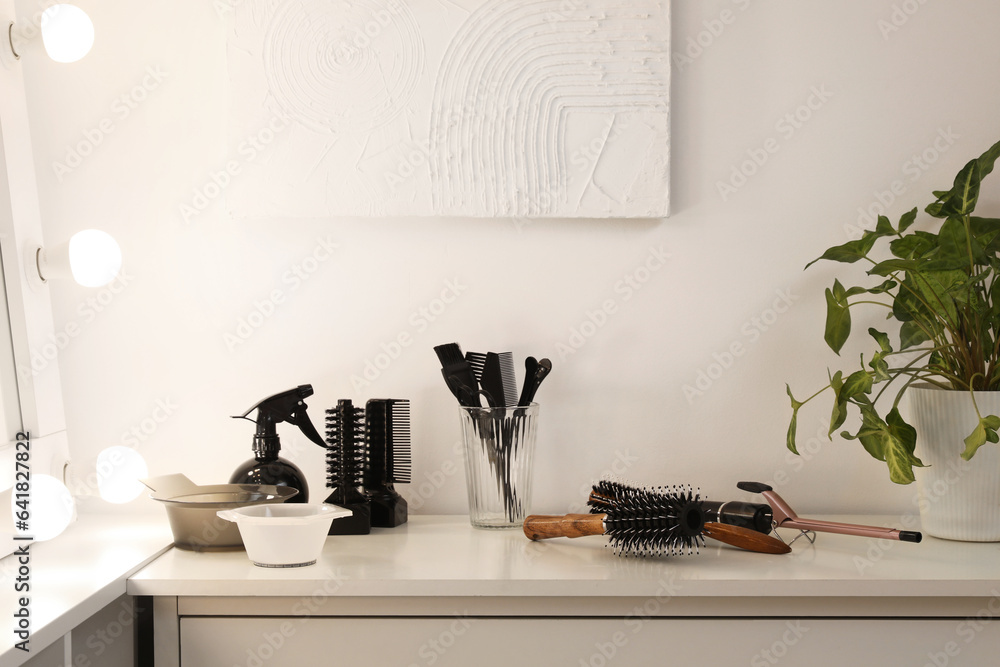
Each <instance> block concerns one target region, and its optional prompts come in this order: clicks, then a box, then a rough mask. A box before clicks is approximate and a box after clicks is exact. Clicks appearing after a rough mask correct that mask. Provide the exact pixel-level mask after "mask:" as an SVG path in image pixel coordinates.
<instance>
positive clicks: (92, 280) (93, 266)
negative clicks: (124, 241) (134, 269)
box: [69, 229, 122, 287]
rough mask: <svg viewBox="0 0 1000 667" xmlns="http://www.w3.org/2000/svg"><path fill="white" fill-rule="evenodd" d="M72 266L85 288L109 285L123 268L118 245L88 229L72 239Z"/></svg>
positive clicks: (104, 233) (104, 235)
mask: <svg viewBox="0 0 1000 667" xmlns="http://www.w3.org/2000/svg"><path fill="white" fill-rule="evenodd" d="M69 267H70V270H71V271H72V272H73V278H74V279H75V280H76V282H78V283H80V284H81V285H83V286H84V287H101V286H102V285H107V284H108V283H110V282H111V281H112V280H114V279H115V276H117V275H118V272H119V271H120V270H121V268H122V251H121V248H119V247H118V242H117V241H115V239H114V238H113V237H112V236H111V235H110V234H108V233H107V232H102V231H101V230H99V229H85V230H83V231H82V232H77V233H76V234H74V235H73V238H71V239H70V240H69Z"/></svg>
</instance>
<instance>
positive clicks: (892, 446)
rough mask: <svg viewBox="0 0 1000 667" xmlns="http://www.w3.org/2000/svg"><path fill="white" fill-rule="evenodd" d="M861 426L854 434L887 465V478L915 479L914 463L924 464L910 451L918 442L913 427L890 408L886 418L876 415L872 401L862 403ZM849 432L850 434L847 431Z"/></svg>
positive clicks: (920, 465) (902, 482) (895, 479)
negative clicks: (870, 403)
mask: <svg viewBox="0 0 1000 667" xmlns="http://www.w3.org/2000/svg"><path fill="white" fill-rule="evenodd" d="M861 420H862V424H861V428H860V429H859V430H858V433H857V435H855V436H851V437H850V438H849V439H855V438H856V439H858V440H860V441H861V444H862V445H863V446H864V448H865V450H866V451H867V452H868V453H869V454H871V455H872V456H873V457H874V458H876V459H878V460H879V461H885V463H886V465H887V466H888V467H889V479H891V480H892V481H893V482H895V483H897V484H909V483H910V482H912V481H913V480H914V476H913V467H914V466H919V467H923V465H924V464H923V462H921V461H920V459H918V458H917V457H916V456H915V455H914V453H913V451H914V449H915V447H916V444H917V432H916V430H915V429H914V428H913V427H912V426H910V425H909V424H907V423H906V422H905V421H904V420H903V418H902V417H901V416H900V414H899V410H898V409H897V408H893V409H892V410H891V411H890V412H889V414H888V415H886V418H885V420H883V419H882V418H881V417H879V416H878V413H877V412H875V408H874V407H873V406H871V405H865V406H862V407H861ZM846 435H848V436H849V435H850V434H846Z"/></svg>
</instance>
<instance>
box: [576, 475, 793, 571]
mask: <svg viewBox="0 0 1000 667" xmlns="http://www.w3.org/2000/svg"><path fill="white" fill-rule="evenodd" d="M671 488H672V489H674V490H676V489H678V488H681V487H676V486H675V487H671ZM688 489H689V490H690V487H688ZM650 492H651V491H650V490H649V489H644V488H642V487H637V486H634V485H631V484H627V483H624V482H618V481H614V480H608V479H604V480H601V481H600V482H598V483H597V484H595V485H594V487H593V490H592V491H591V492H590V498H588V499H587V505H589V506H590V511H591V513H592V514H596V513H600V512H607V511H608V508H609V507H612V506H613V505H614V504H615V503H617V502H620V500H621V499H622V498H632V497H635V496H636V495H637V494H648V493H650ZM652 492H661V493H665V492H667V489H666V487H656V488H655V489H653V490H652ZM729 505H733V511H727V510H726V508H727V506H729ZM700 508H701V510H702V512H703V513H704V518H703V523H702V527H701V532H702V534H704V535H706V536H708V537H711V538H712V539H714V540H718V541H719V542H723V543H725V544H728V545H730V546H734V547H739V548H740V549H746V550H747V551H756V552H758V553H768V554H787V553H789V552H791V547H789V546H788V545H787V544H785V543H784V542H782V541H781V540H779V539H777V538H775V537H772V536H771V535H769V534H768V533H769V532H770V516H771V511H770V510H771V508H770V507H768V506H767V505H759V506H758V505H750V504H748V503H718V502H709V501H701V502H700ZM745 514H748V516H744V515H745ZM751 526H752V527H751Z"/></svg>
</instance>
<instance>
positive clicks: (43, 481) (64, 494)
mask: <svg viewBox="0 0 1000 667" xmlns="http://www.w3.org/2000/svg"><path fill="white" fill-rule="evenodd" d="M29 495H30V499H29V502H28V503H27V511H28V515H29V516H28V520H27V524H28V529H27V530H21V529H20V528H18V523H19V519H18V516H17V515H18V512H23V511H24V510H25V507H24V498H23V497H22V498H18V494H17V493H12V494H11V496H10V511H11V515H12V516H13V517H14V526H15V528H17V530H16V533H15V534H17V533H22V534H25V535H30V536H31V537H32V538H34V540H35V541H36V542H44V541H45V540H51V539H52V538H53V537H56V536H57V535H59V534H61V533H62V532H63V531H64V530H66V527H67V526H69V524H71V523H72V522H73V515H74V514H75V510H76V503H75V502H74V500H73V496H72V494H70V492H69V489H67V488H66V486H65V485H64V484H63V483H62V482H60V481H59V480H58V479H56V478H55V477H53V476H52V475H32V476H31V491H30V494H29ZM19 500H20V502H21V505H18V501H19Z"/></svg>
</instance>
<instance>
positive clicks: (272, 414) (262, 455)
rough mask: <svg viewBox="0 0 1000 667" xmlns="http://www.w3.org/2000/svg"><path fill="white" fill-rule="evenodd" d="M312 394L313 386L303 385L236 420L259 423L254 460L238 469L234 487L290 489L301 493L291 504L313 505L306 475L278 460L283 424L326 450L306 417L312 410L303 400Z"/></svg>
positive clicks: (292, 465)
mask: <svg viewBox="0 0 1000 667" xmlns="http://www.w3.org/2000/svg"><path fill="white" fill-rule="evenodd" d="M312 394H313V388H312V385H309V384H303V385H299V386H298V387H296V388H295V389H289V390H288V391H283V392H281V393H280V394H275V395H274V396H269V397H267V398H265V399H264V400H262V401H260V402H259V403H257V405H255V406H253V407H252V408H250V409H249V410H247V411H246V412H244V413H243V414H242V415H236V416H235V417H233V419H246V420H247V421H252V422H256V424H257V432H256V433H255V434H254V436H253V453H254V458H252V459H250V460H249V461H247V462H245V463H244V464H243V465H241V466H240V467H239V468H237V469H236V472H234V473H233V476H232V477H230V478H229V483H230V484H273V485H275V486H290V487H292V488H293V489H298V490H299V492H298V494H296V495H295V496H293V497H292V498H290V499H289V500H288V502H290V503H307V502H309V485H308V484H307V483H306V477H305V475H304V474H302V471H301V470H300V469H299V467H298V466H296V465H295V464H294V463H292V462H291V461H288V460H286V459H283V458H281V457H279V456H278V452H279V451H281V441H280V440H278V431H277V428H275V427H276V426H277V424H279V423H281V422H288V423H290V424H295V425H296V426H298V427H299V430H300V431H302V433H303V434H304V435H305V436H306V437H307V438H309V439H310V440H312V441H313V442H315V443H316V444H317V445H319V446H320V447H323V448H325V447H326V442H325V441H324V440H323V438H322V437H321V436H320V434H319V433H317V432H316V427H315V426H313V424H312V422H311V421H310V420H309V415H308V414H307V413H306V408H307V407H308V406H307V405H306V404H305V402H304V401H303V400H302V399H304V398H307V397H309V396H312ZM254 410H256V411H257V419H251V418H250V417H248V416H247V415H249V414H250V413H251V412H253V411H254Z"/></svg>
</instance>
